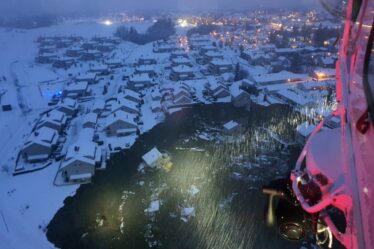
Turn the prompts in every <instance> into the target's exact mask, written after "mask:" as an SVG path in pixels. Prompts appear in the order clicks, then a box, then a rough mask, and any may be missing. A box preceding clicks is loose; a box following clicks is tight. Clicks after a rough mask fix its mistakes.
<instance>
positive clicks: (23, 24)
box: [0, 15, 58, 29]
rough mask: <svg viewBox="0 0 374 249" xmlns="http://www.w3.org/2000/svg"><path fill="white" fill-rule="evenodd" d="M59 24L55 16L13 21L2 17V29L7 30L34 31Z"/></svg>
mask: <svg viewBox="0 0 374 249" xmlns="http://www.w3.org/2000/svg"><path fill="white" fill-rule="evenodd" d="M57 22H58V20H57V17H56V16H53V15H38V16H26V17H25V16H24V17H22V18H21V17H19V18H11V19H5V18H4V19H2V18H1V17H0V27H6V28H19V29H33V28H40V27H47V26H51V25H54V24H57Z"/></svg>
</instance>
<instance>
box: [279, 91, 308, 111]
mask: <svg viewBox="0 0 374 249" xmlns="http://www.w3.org/2000/svg"><path fill="white" fill-rule="evenodd" d="M272 95H273V96H275V97H277V98H279V99H280V100H283V101H284V102H285V103H287V104H289V105H291V106H293V107H297V108H301V107H307V106H311V105H312V104H313V103H314V101H313V99H312V98H311V96H307V95H304V94H302V93H301V92H300V91H296V90H293V89H284V88H282V89H280V90H278V91H277V92H273V93H272Z"/></svg>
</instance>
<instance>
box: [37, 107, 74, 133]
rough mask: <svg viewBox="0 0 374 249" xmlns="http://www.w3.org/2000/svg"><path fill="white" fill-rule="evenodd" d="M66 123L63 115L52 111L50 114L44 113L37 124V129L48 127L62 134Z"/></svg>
mask: <svg viewBox="0 0 374 249" xmlns="http://www.w3.org/2000/svg"><path fill="white" fill-rule="evenodd" d="M66 122H67V118H66V115H65V113H63V112H60V111H57V110H52V111H50V112H47V113H45V114H44V115H43V116H42V117H41V119H40V120H39V122H38V124H37V126H36V127H37V129H40V128H42V127H48V128H51V129H54V130H56V131H57V132H59V133H60V132H62V130H63V129H64V128H65V126H66Z"/></svg>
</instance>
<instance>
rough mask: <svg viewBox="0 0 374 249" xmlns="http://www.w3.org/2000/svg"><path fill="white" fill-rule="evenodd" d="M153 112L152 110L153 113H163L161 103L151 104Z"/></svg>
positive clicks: (154, 102)
mask: <svg viewBox="0 0 374 249" xmlns="http://www.w3.org/2000/svg"><path fill="white" fill-rule="evenodd" d="M151 110H152V112H153V113H155V112H162V107H161V103H160V102H159V101H152V102H151Z"/></svg>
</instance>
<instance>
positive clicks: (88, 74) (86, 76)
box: [75, 72, 97, 81]
mask: <svg viewBox="0 0 374 249" xmlns="http://www.w3.org/2000/svg"><path fill="white" fill-rule="evenodd" d="M96 75H97V74H96V73H94V72H86V73H82V74H80V75H78V76H76V77H75V79H76V80H78V81H90V80H95V79H96Z"/></svg>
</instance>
